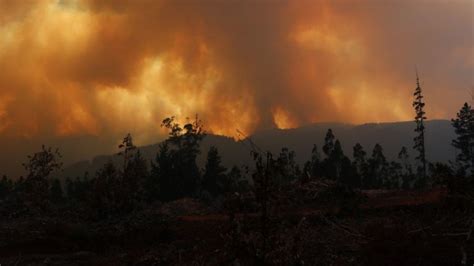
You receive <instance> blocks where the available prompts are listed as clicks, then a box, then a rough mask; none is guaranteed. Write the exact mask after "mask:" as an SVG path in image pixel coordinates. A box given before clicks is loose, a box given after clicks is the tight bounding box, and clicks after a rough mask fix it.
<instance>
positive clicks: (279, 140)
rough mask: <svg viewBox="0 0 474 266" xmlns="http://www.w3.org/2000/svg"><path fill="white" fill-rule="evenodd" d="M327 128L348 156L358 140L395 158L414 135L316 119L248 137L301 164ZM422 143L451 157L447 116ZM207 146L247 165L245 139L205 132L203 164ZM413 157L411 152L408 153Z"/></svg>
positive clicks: (430, 127)
mask: <svg viewBox="0 0 474 266" xmlns="http://www.w3.org/2000/svg"><path fill="white" fill-rule="evenodd" d="M328 128H331V129H332V130H333V131H334V134H335V135H336V137H337V138H338V139H339V140H340V141H341V142H342V146H343V148H344V151H345V153H346V154H347V155H349V156H352V147H353V146H354V145H355V144H356V143H357V142H359V143H361V144H362V146H363V147H364V148H365V150H366V152H367V154H368V155H370V154H371V150H372V148H373V146H374V145H375V143H379V144H381V145H382V147H383V148H384V152H385V155H386V156H387V158H389V159H396V156H397V154H398V152H399V151H400V149H401V147H402V146H406V147H407V148H408V149H409V150H411V146H412V145H413V144H412V139H413V136H414V133H413V129H414V124H413V123H412V122H397V123H381V124H375V123H372V124H364V125H349V124H339V123H316V124H312V125H308V126H304V127H300V128H294V129H286V130H282V129H269V130H262V131H258V132H256V133H255V134H253V135H252V136H250V137H249V138H251V139H252V141H253V142H254V143H255V144H256V145H258V146H259V147H260V148H261V149H262V150H268V151H271V152H272V153H274V154H278V152H279V151H280V150H281V148H282V147H287V148H289V149H290V150H294V151H295V152H296V160H297V162H298V163H300V164H303V163H304V162H305V161H306V160H308V158H309V157H310V153H311V149H312V146H313V144H317V145H318V147H319V149H320V152H321V147H322V145H323V141H324V136H325V134H326V131H327V129H328ZM426 128H427V129H426V130H427V135H426V146H427V156H428V160H429V161H440V162H448V161H449V160H452V159H453V158H454V149H453V148H452V146H451V140H452V139H453V138H454V130H453V129H452V127H451V124H450V122H449V121H447V120H433V121H429V122H427V124H426ZM210 146H216V147H217V148H218V149H219V152H220V154H221V156H222V161H223V164H224V165H225V166H227V167H232V166H233V165H251V164H252V162H251V156H250V150H251V147H250V146H251V145H250V143H249V141H248V140H247V139H243V140H237V141H236V140H234V139H232V138H229V137H224V136H217V135H208V136H207V137H206V138H205V140H204V141H203V143H202V145H201V151H202V152H201V156H200V157H199V159H198V161H199V163H200V164H201V165H204V160H205V155H206V153H207V151H208V150H209V147H210ZM140 151H141V152H142V154H143V156H144V157H145V158H147V160H153V159H154V157H155V155H156V153H157V151H158V144H154V145H148V146H143V147H140ZM412 157H413V156H412ZM109 160H112V161H114V160H116V156H113V155H102V156H97V157H95V158H94V159H92V160H91V161H80V162H77V163H73V164H71V165H69V166H67V167H65V170H64V176H69V177H75V176H81V175H82V174H83V173H84V172H86V171H87V172H89V173H95V171H97V169H99V168H100V167H101V166H102V165H103V164H104V163H106V162H107V161H109Z"/></svg>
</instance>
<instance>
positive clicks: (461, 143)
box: [452, 103, 474, 176]
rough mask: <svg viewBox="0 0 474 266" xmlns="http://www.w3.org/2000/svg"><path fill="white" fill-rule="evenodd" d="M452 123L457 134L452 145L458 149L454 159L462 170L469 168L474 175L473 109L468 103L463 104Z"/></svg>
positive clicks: (465, 170)
mask: <svg viewBox="0 0 474 266" xmlns="http://www.w3.org/2000/svg"><path fill="white" fill-rule="evenodd" d="M452 125H453V127H454V130H455V133H456V135H457V138H456V139H455V140H453V142H452V145H453V146H454V147H455V148H456V149H457V150H458V151H459V152H458V154H457V156H456V161H457V162H458V164H459V165H460V166H461V170H462V171H463V172H467V171H468V169H470V170H471V175H472V176H474V110H473V109H472V108H471V106H470V105H469V104H467V103H465V104H464V105H463V107H462V108H461V110H460V111H459V113H457V118H456V119H453V120H452Z"/></svg>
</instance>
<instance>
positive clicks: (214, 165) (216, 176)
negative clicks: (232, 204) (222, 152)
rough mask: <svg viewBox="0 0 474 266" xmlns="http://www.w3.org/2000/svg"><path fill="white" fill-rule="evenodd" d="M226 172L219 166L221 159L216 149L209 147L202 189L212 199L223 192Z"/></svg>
mask: <svg viewBox="0 0 474 266" xmlns="http://www.w3.org/2000/svg"><path fill="white" fill-rule="evenodd" d="M226 171H227V169H226V168H225V167H223V166H222V165H221V157H220V156H219V152H218V150H217V148H216V147H214V146H211V147H210V148H209V152H208V153H207V161H206V167H205V169H204V175H203V180H202V187H203V189H204V190H205V191H207V192H209V193H210V194H211V195H212V196H214V197H215V196H217V195H218V194H220V193H222V192H224V191H223V190H224V186H225V183H226V182H225V179H226V175H225V172H226Z"/></svg>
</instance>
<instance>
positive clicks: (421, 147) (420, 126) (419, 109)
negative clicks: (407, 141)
mask: <svg viewBox="0 0 474 266" xmlns="http://www.w3.org/2000/svg"><path fill="white" fill-rule="evenodd" d="M413 96H414V97H415V100H414V101H413V107H414V108H415V113H416V115H415V123H416V128H415V132H416V133H417V134H418V135H417V136H416V137H415V138H414V142H415V144H414V146H413V148H414V149H415V150H416V151H418V156H417V157H416V159H417V160H418V161H419V162H420V167H419V173H420V174H419V177H420V179H422V180H423V181H422V183H424V182H425V181H426V154H425V124H424V121H425V120H426V119H427V118H426V116H425V114H426V113H425V111H424V108H425V103H424V101H423V93H422V89H421V86H420V81H419V78H418V74H417V75H416V88H415V93H414V94H413Z"/></svg>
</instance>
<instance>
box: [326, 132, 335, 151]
mask: <svg viewBox="0 0 474 266" xmlns="http://www.w3.org/2000/svg"><path fill="white" fill-rule="evenodd" d="M334 139H335V137H334V134H333V133H332V129H328V132H327V133H326V137H325V138H324V146H323V152H324V154H326V156H327V157H330V156H331V153H332V151H333V150H334Z"/></svg>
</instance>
